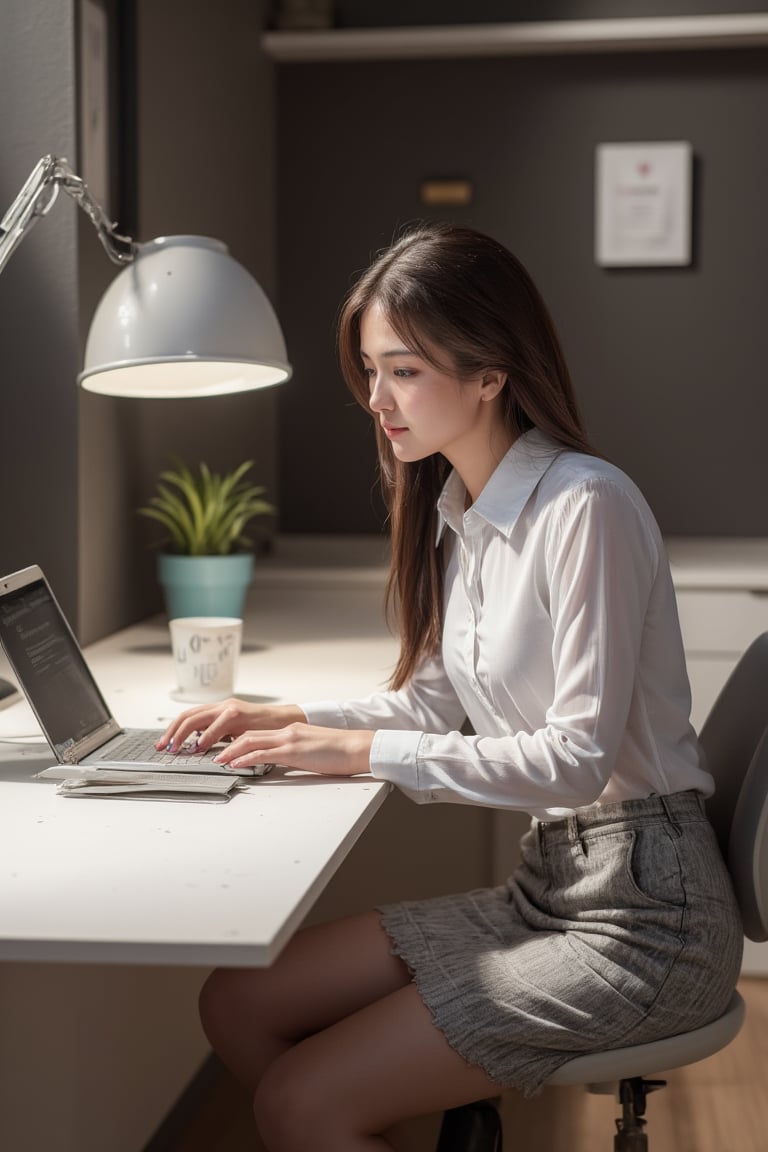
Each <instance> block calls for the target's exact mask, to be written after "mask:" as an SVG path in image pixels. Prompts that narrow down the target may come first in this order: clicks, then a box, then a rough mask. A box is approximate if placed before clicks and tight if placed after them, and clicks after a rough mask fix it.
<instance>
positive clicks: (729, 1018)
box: [437, 632, 768, 1152]
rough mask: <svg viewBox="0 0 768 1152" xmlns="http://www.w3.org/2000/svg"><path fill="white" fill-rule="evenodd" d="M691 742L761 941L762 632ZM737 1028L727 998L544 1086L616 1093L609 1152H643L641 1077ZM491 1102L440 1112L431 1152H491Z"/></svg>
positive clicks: (720, 1043)
mask: <svg viewBox="0 0 768 1152" xmlns="http://www.w3.org/2000/svg"><path fill="white" fill-rule="evenodd" d="M700 741H701V745H702V747H703V749H704V754H705V756H706V764H707V768H708V769H709V771H710V772H711V773H712V775H713V776H714V778H715V788H716V790H715V794H714V795H713V796H712V797H711V799H710V800H708V801H707V815H708V816H709V819H710V821H711V823H712V826H713V827H714V830H715V833H716V835H717V839H718V842H719V844H720V848H721V850H722V853H723V857H724V859H725V861H726V863H727V865H728V869H729V871H730V874H731V877H732V879H733V885H734V889H735V891H736V899H737V901H738V904H739V910H740V912H741V918H742V921H743V924H744V934H745V935H746V936H747V937H749V939H750V940H754V941H764V940H768V834H767V833H768V632H765V633H763V634H762V635H761V636H758V638H757V639H756V640H754V641H753V643H752V644H751V645H750V647H749V648H748V649H747V650H746V652H745V653H744V655H743V656H742V657H741V659H740V660H739V662H738V664H737V665H736V667H735V668H734V670H733V672H732V673H731V675H730V677H729V678H728V680H727V682H726V684H725V685H724V687H723V689H722V691H721V692H720V695H719V696H718V698H717V700H716V701H715V703H714V704H713V706H712V709H711V711H710V713H709V716H708V717H707V720H706V722H705V724H704V727H703V728H702V730H701V735H700ZM743 1021H744V1001H743V1000H742V998H741V996H740V995H739V993H738V992H734V994H733V997H732V998H731V1002H730V1004H729V1005H728V1007H727V1008H726V1010H725V1012H724V1014H723V1015H722V1016H721V1017H719V1019H717V1020H714V1021H712V1023H711V1024H707V1025H705V1026H704V1027H703V1028H696V1029H695V1030H694V1031H692V1032H686V1033H683V1034H682V1035H680V1036H670V1037H668V1038H667V1039H665V1040H658V1041H655V1042H654V1043H650V1044H638V1045H636V1046H633V1047H630V1048H614V1049H611V1050H610V1051H607V1052H591V1053H589V1054H587V1055H585V1056H578V1057H576V1058H575V1059H573V1060H569V1061H568V1063H567V1064H563V1065H562V1066H561V1067H560V1068H558V1070H557V1072H555V1073H554V1075H552V1076H550V1077H549V1079H548V1080H547V1082H546V1083H547V1084H554V1085H556V1084H583V1085H584V1086H585V1087H586V1088H587V1090H588V1091H591V1092H601V1093H611V1094H613V1093H614V1092H616V1094H617V1098H618V1101H619V1103H620V1105H621V1109H622V1115H621V1118H619V1119H617V1120H616V1128H617V1131H616V1134H615V1136H614V1152H646V1150H647V1148H648V1137H647V1134H646V1132H645V1124H646V1121H645V1120H644V1119H643V1116H644V1113H645V1105H646V1096H647V1095H648V1093H649V1092H652V1091H653V1090H654V1089H656V1088H662V1087H664V1085H665V1083H666V1082H665V1081H664V1080H657V1079H646V1077H649V1076H653V1074H654V1073H658V1072H659V1071H662V1070H669V1069H672V1068H681V1067H683V1066H685V1065H687V1064H695V1063H696V1062H697V1061H698V1060H704V1059H705V1058H706V1057H707V1056H712V1055H714V1053H715V1052H718V1051H719V1050H720V1049H721V1048H725V1046H726V1045H727V1044H729V1043H730V1042H731V1040H733V1039H734V1037H735V1036H736V1034H737V1033H738V1031H739V1029H740V1028H741V1025H742V1023H743ZM617 1085H618V1091H617ZM496 1103H497V1102H496V1101H490V1100H482V1101H479V1102H478V1103H477V1104H470V1105H467V1106H466V1107H464V1108H454V1109H451V1110H450V1111H448V1112H446V1113H445V1114H444V1117H443V1123H442V1127H441V1129H440V1137H439V1140H438V1145H437V1152H501V1148H502V1133H501V1119H500V1116H499V1112H498V1108H497V1107H496Z"/></svg>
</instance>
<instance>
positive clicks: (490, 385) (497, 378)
mask: <svg viewBox="0 0 768 1152" xmlns="http://www.w3.org/2000/svg"><path fill="white" fill-rule="evenodd" d="M506 382H507V374H506V372H497V371H493V372H486V373H485V374H484V375H483V382H482V385H481V387H480V399H481V400H495V398H496V397H497V396H498V395H499V393H500V392H501V390H502V388H503V387H504V385H505V384H506Z"/></svg>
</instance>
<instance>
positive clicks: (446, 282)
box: [338, 223, 594, 688]
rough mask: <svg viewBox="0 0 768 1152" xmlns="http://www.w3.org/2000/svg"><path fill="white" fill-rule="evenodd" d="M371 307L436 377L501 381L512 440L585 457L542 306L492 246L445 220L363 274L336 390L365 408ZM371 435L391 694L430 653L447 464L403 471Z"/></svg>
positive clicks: (519, 269) (347, 306)
mask: <svg viewBox="0 0 768 1152" xmlns="http://www.w3.org/2000/svg"><path fill="white" fill-rule="evenodd" d="M374 302H375V303H376V304H377V305H379V306H380V307H381V308H382V310H383V312H384V315H385V317H386V319H387V322H388V323H389V324H390V325H391V327H392V328H393V329H394V330H395V332H397V334H398V336H399V337H400V338H401V339H402V340H404V341H405V343H406V345H407V346H408V347H409V348H411V349H412V350H413V351H414V352H416V353H417V354H418V355H419V356H421V357H422V358H423V359H424V360H426V361H427V362H428V363H430V364H432V365H433V366H434V367H436V368H438V369H439V370H441V371H443V372H445V371H449V372H450V373H451V374H452V375H455V376H456V378H457V379H459V380H468V379H473V378H476V377H477V376H478V375H479V374H481V373H484V372H489V371H501V372H504V373H506V376H507V382H506V384H505V385H504V389H503V391H502V393H501V395H502V398H503V415H504V419H505V421H506V423H507V426H508V427H509V429H510V430H511V431H512V433H513V434H514V435H515V436H517V435H520V434H521V433H523V432H526V431H528V430H529V429H531V428H534V427H535V428H540V429H541V430H542V431H544V432H546V433H547V434H548V435H549V436H551V437H552V438H553V439H554V440H556V441H558V442H559V443H560V444H562V445H564V446H565V447H567V448H573V449H576V450H577V451H579V452H587V453H590V454H594V450H593V449H592V447H591V445H590V444H589V441H588V439H587V435H586V432H585V431H584V427H583V425H582V422H581V418H580V416H579V411H578V407H577V404H576V398H575V396H574V391H573V385H572V383H571V378H570V375H569V372H568V368H567V366H566V363H565V359H564V357H563V353H562V350H561V348H560V342H559V340H558V338H557V334H556V332H555V328H554V325H553V323H552V320H551V318H550V315H549V312H548V310H547V308H546V305H545V304H544V301H543V300H542V298H541V296H540V295H539V292H538V290H537V288H536V286H535V285H534V283H533V281H532V280H531V278H530V276H529V275H528V273H527V271H526V270H525V268H524V267H523V265H522V264H521V263H520V261H519V260H518V259H517V258H516V257H515V256H513V255H512V253H511V252H509V251H508V250H507V249H506V248H504V247H503V246H502V245H501V244H499V243H498V242H497V241H496V240H493V239H491V238H490V237H489V236H485V235H483V233H481V232H476V231H475V230H474V229H470V228H462V227H458V226H455V225H451V224H447V223H431V224H429V223H428V224H420V225H418V226H416V227H413V228H410V229H409V230H408V231H407V232H406V233H405V234H404V235H402V236H401V237H400V239H399V240H397V241H396V242H395V243H394V244H393V245H392V246H391V247H390V248H388V249H386V250H385V251H383V252H382V253H380V254H379V255H378V256H377V258H376V259H375V260H374V261H373V263H372V264H371V266H370V267H369V268H368V269H367V271H366V272H364V273H363V274H362V276H361V277H360V279H359V280H358V281H357V283H356V284H355V285H354V287H353V288H352V289H351V291H350V292H349V294H348V295H347V297H346V299H345V301H344V303H343V305H342V308H341V312H340V316H339V324H338V353H339V361H340V364H341V371H342V373H343V375H344V379H345V381H346V383H347V386H348V387H349V389H350V391H351V392H352V394H353V395H354V397H355V399H356V400H357V401H358V402H359V403H360V404H361V405H362V406H363V408H365V409H366V410H368V411H369V408H368V400H369V382H368V378H367V376H366V375H365V373H364V372H363V364H362V360H361V357H360V321H361V318H362V316H363V313H364V312H365V311H366V309H367V308H369V307H370V306H371V304H373V303H374ZM435 349H438V350H439V354H440V357H441V363H439V364H438V363H436V362H435ZM376 439H377V445H378V452H379V467H380V474H381V484H382V489H383V492H384V497H385V500H386V502H387V507H388V509H389V518H390V527H391V532H392V566H391V569H390V573H389V580H388V583H387V605H388V606H389V607H390V608H391V607H392V606H393V605H395V606H396V609H397V616H398V624H399V631H400V639H401V646H400V658H399V660H398V663H397V665H396V667H395V670H394V673H393V675H392V679H391V682H390V683H391V687H393V688H399V687H401V686H402V685H403V684H405V683H406V682H407V681H408V680H409V679H410V677H411V676H412V675H413V673H414V671H415V669H416V667H417V666H418V664H419V662H420V661H421V660H422V659H423V658H424V657H426V656H429V655H433V654H435V653H436V652H437V651H438V650H439V646H440V639H441V630H442V600H443V597H442V586H443V572H442V555H441V549H439V548H436V547H435V536H436V529H437V509H436V503H437V499H438V496H439V495H440V492H441V490H442V487H443V484H444V483H445V480H446V478H447V476H448V474H449V472H450V465H449V464H448V461H447V460H446V459H445V457H443V456H441V455H439V454H436V455H434V456H429V457H427V458H425V459H423V460H418V461H415V462H413V463H402V462H401V461H400V460H398V459H397V458H396V457H395V456H394V454H393V452H392V449H391V446H390V444H389V441H388V440H387V438H386V437H385V436H384V434H383V433H382V430H381V428H380V427H379V425H378V421H377V427H376Z"/></svg>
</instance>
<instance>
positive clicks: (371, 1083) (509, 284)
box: [163, 224, 742, 1152]
mask: <svg viewBox="0 0 768 1152" xmlns="http://www.w3.org/2000/svg"><path fill="white" fill-rule="evenodd" d="M339 353H340V360H341V367H342V371H343V373H344V377H345V379H346V381H347V383H348V385H349V387H350V388H351V390H352V392H353V393H354V395H355V396H356V398H357V399H358V400H359V402H360V403H361V404H362V405H364V406H365V407H367V408H368V409H369V410H370V411H371V413H372V414H373V416H374V418H375V419H376V423H377V436H378V444H379V457H380V463H381V472H382V478H383V485H384V489H385V493H386V496H387V499H388V503H389V509H390V516H391V528H392V569H391V575H390V583H389V593H390V600H391V601H393V602H394V603H395V605H396V610H397V616H398V621H399V628H400V634H401V651H400V657H399V661H398V663H397V666H396V668H395V671H394V674H393V677H392V682H391V685H390V689H389V691H386V692H381V693H377V694H375V695H373V696H370V697H368V698H367V699H364V700H357V701H351V702H347V703H343V704H335V703H329V702H323V703H317V704H305V705H303V706H302V707H298V706H279V707H273V706H264V705H248V704H244V703H240V702H238V701H234V700H230V701H226V702H225V703H223V704H220V705H217V706H213V707H208V706H206V707H200V708H194V709H191V710H189V711H188V712H185V713H183V715H182V716H181V717H179V719H178V720H177V721H176V722H175V723H174V724H172V725H171V726H170V727H169V729H168V731H167V732H166V733H165V735H164V737H163V741H164V742H170V743H172V746H173V747H177V748H178V747H179V746H180V744H181V743H182V742H183V741H184V740H185V739H186V738H187V737H188V736H190V735H191V733H192V732H193V731H198V732H200V733H201V735H200V737H199V745H200V747H201V748H207V747H209V746H210V745H211V744H212V743H214V742H215V741H217V740H219V739H221V738H223V737H224V736H231V737H233V738H234V739H233V740H232V742H231V743H229V744H228V745H227V746H226V748H225V750H224V751H223V752H222V753H221V754H220V756H219V757H218V759H219V761H220V762H221V763H223V764H242V765H247V764H257V763H261V762H263V761H265V760H276V761H278V762H280V763H282V764H285V765H289V766H291V767H294V768H301V769H308V770H310V771H312V772H320V773H325V774H330V775H349V774H354V773H359V772H367V771H370V772H372V774H373V775H374V776H375V777H376V778H377V779H383V780H389V781H392V782H393V783H394V784H396V785H397V786H398V787H400V788H401V789H402V790H403V791H404V792H405V793H406V794H407V795H408V796H410V797H412V798H413V799H414V800H415V801H417V802H421V803H430V802H443V801H455V802H459V803H469V804H482V805H488V806H492V807H499V808H506V809H519V810H523V811H525V812H528V813H530V815H531V817H532V823H531V829H530V831H529V832H528V833H526V835H525V837H524V838H523V841H522V845H521V849H522V863H521V865H520V867H519V868H518V870H517V871H516V872H515V874H514V875H513V876H512V877H511V878H510V879H509V881H508V882H507V883H506V884H504V885H501V886H499V887H496V888H492V889H486V890H480V891H475V892H470V893H467V894H463V895H456V896H452V897H441V898H438V899H434V900H428V901H414V902H406V903H402V904H398V905H394V906H387V907H384V908H381V909H378V910H376V911H374V912H371V913H369V914H366V915H362V916H357V917H353V918H350V919H347V920H345V921H342V922H340V923H335V924H325V925H321V926H318V927H313V928H310V929H308V930H305V931H304V932H301V933H299V934H298V935H297V936H296V937H295V938H294V940H293V941H292V942H291V944H289V946H288V947H287V948H286V950H285V952H284V953H283V955H282V956H281V957H280V958H279V959H278V960H277V962H276V963H275V965H274V966H273V967H272V968H270V969H266V970H258V971H248V970H239V971H234V970H221V971H216V972H214V973H213V974H212V975H211V976H210V978H209V979H208V981H207V983H206V985H205V987H204V989H203V992H202V996H201V1013H202V1019H203V1022H204V1026H205V1028H206V1031H207V1034H208V1036H209V1038H210V1040H211V1043H212V1045H213V1047H214V1049H215V1050H216V1051H217V1052H218V1053H219V1055H220V1056H221V1058H222V1060H223V1061H224V1063H225V1064H227V1065H228V1067H229V1068H230V1069H231V1070H232V1071H233V1072H234V1074H235V1075H236V1076H237V1077H239V1079H240V1080H241V1081H242V1082H243V1083H244V1084H246V1085H247V1086H248V1087H249V1088H250V1089H251V1090H252V1091H253V1092H254V1106H255V1114H256V1119H257V1124H258V1127H259V1130H260V1133H261V1135H262V1139H263V1140H264V1142H265V1144H266V1146H267V1147H268V1148H269V1149H270V1150H272V1152H277V1150H290V1152H296V1150H299V1149H304V1148H312V1149H313V1150H314V1152H322V1150H324V1149H329V1150H330V1149H333V1152H346V1150H347V1149H349V1150H352V1149H360V1150H362V1149H374V1148H386V1147H389V1146H390V1145H389V1144H388V1143H387V1141H386V1139H385V1137H384V1136H383V1135H382V1133H384V1132H385V1131H386V1129H387V1128H388V1127H389V1126H390V1125H392V1124H393V1123H395V1122H396V1121H398V1120H401V1119H405V1118H407V1117H410V1116H413V1115H416V1114H419V1113H427V1112H434V1111H439V1110H442V1109H446V1108H451V1107H455V1106H457V1105H460V1104H463V1103H468V1102H470V1101H472V1100H476V1099H480V1098H483V1097H487V1096H491V1095H495V1094H497V1093H498V1091H499V1087H500V1086H504V1087H508V1086H515V1087H517V1088H519V1089H521V1090H522V1091H523V1092H524V1093H526V1094H529V1093H531V1092H534V1091H536V1090H537V1089H538V1088H539V1086H540V1085H541V1084H542V1082H543V1081H544V1080H545V1079H546V1078H547V1076H549V1075H550V1074H551V1073H552V1072H553V1071H554V1070H555V1069H556V1068H557V1067H558V1066H559V1065H560V1064H561V1063H563V1062H564V1061H566V1060H568V1059H569V1058H571V1057H573V1056H575V1055H577V1054H579V1053H584V1052H588V1051H590V1050H593V1049H596V1050H599V1049H605V1048H610V1047H612V1046H613V1047H616V1046H623V1045H628V1044H634V1043H640V1042H643V1041H648V1040H653V1039H656V1038H659V1037H662V1036H665V1035H670V1034H674V1033H677V1032H682V1031H686V1030H687V1029H690V1028H693V1027H696V1026H698V1025H701V1024H703V1023H705V1022H706V1021H708V1020H711V1019H713V1018H714V1017H716V1016H718V1015H719V1014H720V1013H721V1012H722V1011H723V1010H724V1008H725V1005H726V1004H727V1002H728V999H729V996H730V994H731V991H732V989H733V987H734V984H735V982H736V978H737V975H738V971H739V965H740V950H741V940H742V930H741V925H740V922H739V917H738V913H737V910H736V907H735V903H734V899H733V895H732V891H731V887H730V882H729V878H728V876H727V873H726V870H725V867H724V865H723V863H722V860H721V858H720V856H719V854H718V850H717V847H716V844H715V839H714V836H713V833H712V830H711V828H710V826H709V824H708V823H707V821H706V819H705V817H704V815H703V810H702V801H703V799H704V798H705V797H706V796H707V795H708V794H709V793H710V792H711V789H712V780H711V778H710V776H709V775H708V774H707V773H706V771H704V769H703V768H702V766H701V764H700V758H699V749H698V745H697V742H696V737H695V734H694V732H693V730H692V728H691V726H690V722H689V709H690V694H689V688H688V681H687V676H686V670H685V663H684V658H683V648H682V642H681V637H680V629H679V624H678V619H677V611H676V605H675V596H674V590H673V586H672V581H671V578H670V574H669V569H668V565H667V561H666V557H665V552H664V547H663V544H662V540H661V537H660V534H659V529H658V527H657V525H656V523H655V521H654V519H653V516H652V514H651V512H650V510H649V508H648V506H647V504H646V502H645V501H644V499H643V497H642V495H641V494H640V492H639V491H638V489H637V488H636V487H635V486H634V484H633V483H632V482H631V481H630V480H629V479H628V478H627V477H626V476H625V475H624V474H623V473H622V472H620V471H619V470H618V469H617V468H615V467H613V466H612V465H610V464H608V463H606V462H605V461H604V460H602V459H600V458H599V457H597V455H596V454H595V453H594V452H593V450H592V449H591V447H590V445H589V442H588V440H587V437H586V434H585V432H584V430H583V427H582V425H581V422H580V419H579V415H578V411H577V406H576V402H575V399H574V395H573V390H572V386H571V382H570V379H569V375H568V371H567V368H566V365H565V362H564V359H563V355H562V352H561V350H560V346H559V343H558V340H557V336H556V334H555V332H554V329H553V326H552V322H551V320H550V318H549V315H548V313H547V310H546V308H545V306H544V304H543V302H542V300H541V298H540V296H539V294H538V292H537V290H536V288H535V287H534V285H533V284H532V282H531V280H530V278H529V276H528V274H527V273H526V271H525V269H524V268H523V267H522V266H521V265H520V263H519V262H518V261H517V260H516V259H515V258H514V257H513V256H512V255H511V254H510V253H509V252H508V251H506V250H505V249H504V248H503V247H502V246H501V245H499V244H498V243H496V242H495V241H494V240H492V239H490V238H489V237H487V236H484V235H482V234H479V233H477V232H474V231H472V230H469V229H464V228H458V227H452V226H449V225H438V224H436V225H425V226H421V227H418V228H416V229H414V230H412V231H410V232H408V233H406V234H405V235H404V236H403V237H402V238H401V239H400V240H399V241H398V242H397V243H395V244H394V245H393V247H392V248H390V249H389V250H388V251H386V252H385V253H383V254H382V255H380V256H379V258H378V259H376V260H375V261H374V263H373V264H372V265H371V267H370V268H369V269H368V270H367V272H365V273H364V274H363V276H362V277H361V278H360V280H359V282H358V283H357V285H356V286H355V287H354V288H353V289H352V291H351V292H350V294H349V296H348V298H347V300H346V302H345V304H344V306H343V309H342V312H341V317H340V324H339ZM465 719H468V720H469V722H470V724H471V726H472V729H473V731H474V733H475V734H472V735H465V734H463V733H462V732H461V731H460V729H462V727H463V725H464V721H465Z"/></svg>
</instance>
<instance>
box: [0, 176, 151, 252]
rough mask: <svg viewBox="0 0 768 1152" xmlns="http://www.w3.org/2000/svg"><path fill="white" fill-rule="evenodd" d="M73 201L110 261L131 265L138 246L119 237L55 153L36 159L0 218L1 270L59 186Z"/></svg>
mask: <svg viewBox="0 0 768 1152" xmlns="http://www.w3.org/2000/svg"><path fill="white" fill-rule="evenodd" d="M60 188H63V189H64V191H65V192H66V193H67V194H68V195H69V196H71V197H72V199H73V200H75V201H76V203H77V204H79V205H80V207H81V208H82V209H83V211H84V212H85V213H86V214H87V215H88V216H89V218H90V220H91V223H92V224H93V226H94V228H95V229H96V231H97V232H98V234H99V239H100V240H101V243H102V245H103V247H104V250H105V251H106V253H107V255H108V256H109V258H110V260H111V261H112V262H113V264H120V265H123V264H130V263H131V261H132V260H134V259H135V257H136V252H137V249H138V245H137V244H136V242H135V241H134V240H132V239H131V238H130V237H129V236H121V235H120V233H119V232H117V231H116V229H115V225H114V224H113V223H112V221H111V220H110V219H109V217H108V216H107V214H106V212H105V211H104V209H103V208H102V206H101V204H100V203H99V202H98V200H96V198H95V197H94V196H93V194H92V193H91V191H90V190H89V188H88V185H87V184H86V183H85V181H84V180H82V179H81V178H80V177H79V176H78V175H77V174H76V173H75V172H73V171H72V169H71V168H70V166H69V164H68V162H67V161H66V160H64V159H60V158H58V157H56V156H50V155H49V156H43V158H42V159H41V160H39V161H38V162H37V164H36V165H35V167H34V168H33V170H32V172H31V173H30V175H29V178H28V179H27V181H26V183H25V184H24V186H23V188H22V189H21V191H20V192H19V194H18V196H17V197H16V199H15V200H14V202H13V204H11V206H10V208H9V209H8V211H7V212H6V214H5V216H4V217H3V219H2V221H0V272H2V270H3V268H4V267H5V265H6V264H7V263H8V260H9V259H10V257H11V253H12V252H14V251H15V249H16V247H17V246H18V245H19V244H20V243H21V241H22V239H23V237H24V235H25V234H26V233H27V232H28V231H29V229H30V228H31V227H32V225H33V224H36V223H37V221H38V220H39V218H40V217H41V216H46V215H47V214H48V212H50V210H51V208H52V207H53V205H54V203H55V201H56V197H57V196H58V194H59V189H60Z"/></svg>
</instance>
